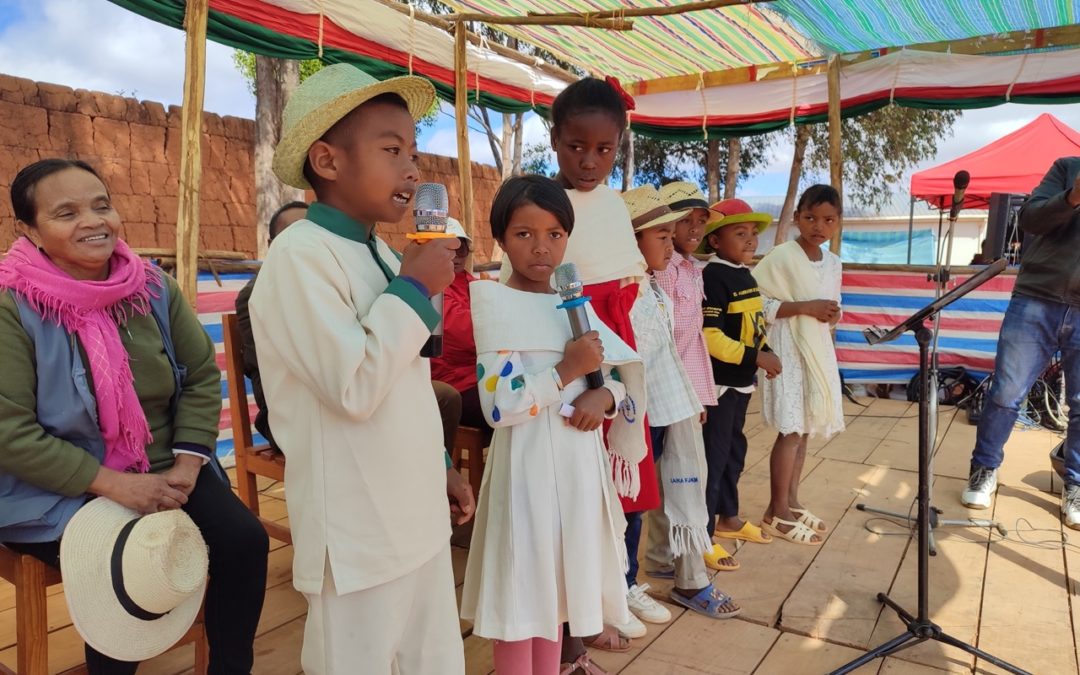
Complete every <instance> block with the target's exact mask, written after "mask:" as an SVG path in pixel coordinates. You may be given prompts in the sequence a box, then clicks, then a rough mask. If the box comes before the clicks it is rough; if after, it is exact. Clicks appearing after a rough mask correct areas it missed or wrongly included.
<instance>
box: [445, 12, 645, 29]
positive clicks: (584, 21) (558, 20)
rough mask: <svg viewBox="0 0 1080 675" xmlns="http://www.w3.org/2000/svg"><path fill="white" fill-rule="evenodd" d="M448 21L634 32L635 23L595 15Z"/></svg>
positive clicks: (469, 16)
mask: <svg viewBox="0 0 1080 675" xmlns="http://www.w3.org/2000/svg"><path fill="white" fill-rule="evenodd" d="M446 18H447V20H449V21H453V22H454V23H463V22H466V21H475V22H480V23H486V24H488V25H489V26H584V27H585V28H603V29H605V30H633V28H634V22H633V21H628V20H626V19H623V18H607V19H600V18H596V17H595V15H593V14H541V15H539V16H497V15H495V14H479V13H475V12H467V13H461V14H448V15H447V17H446Z"/></svg>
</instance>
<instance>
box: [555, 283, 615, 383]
mask: <svg viewBox="0 0 1080 675" xmlns="http://www.w3.org/2000/svg"><path fill="white" fill-rule="evenodd" d="M555 290H556V291H558V293H559V297H560V298H562V304H561V305H559V307H558V308H559V309H565V310H566V315H567V316H568V317H569V318H570V332H571V333H573V335H574V339H575V340H576V339H578V338H580V337H581V336H582V335H584V334H585V333H588V332H589V331H590V330H592V329H591V328H590V327H589V314H588V312H586V311H585V305H587V304H589V296H587V295H585V294H584V291H583V287H582V285H581V282H580V281H579V280H578V272H577V265H575V264H574V263H563V264H562V265H559V266H558V267H556V268H555ZM585 382H586V383H587V384H588V386H589V389H599V388H600V387H603V386H604V374H603V373H601V372H600V371H599V370H596V371H593V372H591V373H589V374H587V375H586V376H585Z"/></svg>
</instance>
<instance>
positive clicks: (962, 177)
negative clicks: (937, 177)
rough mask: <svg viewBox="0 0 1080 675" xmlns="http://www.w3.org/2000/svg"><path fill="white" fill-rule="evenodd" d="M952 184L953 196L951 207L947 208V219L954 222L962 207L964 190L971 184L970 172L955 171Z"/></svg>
mask: <svg viewBox="0 0 1080 675" xmlns="http://www.w3.org/2000/svg"><path fill="white" fill-rule="evenodd" d="M952 184H953V198H952V207H951V208H950V209H949V220H950V221H952V222H956V219H957V218H958V217H959V216H960V210H961V209H963V208H964V192H965V191H966V190H967V187H968V185H969V184H971V174H970V173H968V172H967V171H957V172H956V175H955V176H953V179H952Z"/></svg>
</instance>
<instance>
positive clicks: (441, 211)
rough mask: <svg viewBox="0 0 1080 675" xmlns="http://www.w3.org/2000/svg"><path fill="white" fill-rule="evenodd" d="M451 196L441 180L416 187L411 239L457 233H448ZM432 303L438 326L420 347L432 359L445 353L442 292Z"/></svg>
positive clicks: (432, 299) (422, 353) (448, 237)
mask: <svg viewBox="0 0 1080 675" xmlns="http://www.w3.org/2000/svg"><path fill="white" fill-rule="evenodd" d="M449 205H450V198H449V197H448V196H447V194H446V186H445V185H440V184H438V183H421V184H420V185H418V186H417V188H416V196H415V197H414V198H413V217H414V218H415V219H416V234H410V235H408V238H409V239H412V240H413V241H416V242H419V243H421V244H423V243H425V242H428V241H431V240H432V239H450V238H453V236H454V235H452V234H447V232H446V218H447V215H448V214H447V212H448V210H449ZM431 305H432V306H433V307H434V308H435V311H436V312H438V313H439V325H437V326H435V330H433V331H431V337H430V338H428V341H427V342H426V343H424V348H423V349H421V350H420V356H423V357H424V358H429V359H430V358H432V357H437V356H442V353H443V321H442V313H443V294H442V293H439V294H437V295H435V296H432V298H431Z"/></svg>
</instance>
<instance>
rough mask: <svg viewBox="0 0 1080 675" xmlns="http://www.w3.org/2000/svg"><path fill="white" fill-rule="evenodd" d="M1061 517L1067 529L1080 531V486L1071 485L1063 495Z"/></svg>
mask: <svg viewBox="0 0 1080 675" xmlns="http://www.w3.org/2000/svg"><path fill="white" fill-rule="evenodd" d="M1061 517H1062V519H1063V520H1064V521H1065V525H1066V526H1067V527H1071V528H1072V529H1074V530H1080V485H1069V486H1067V487H1066V488H1065V492H1064V493H1063V494H1062V495H1061Z"/></svg>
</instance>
